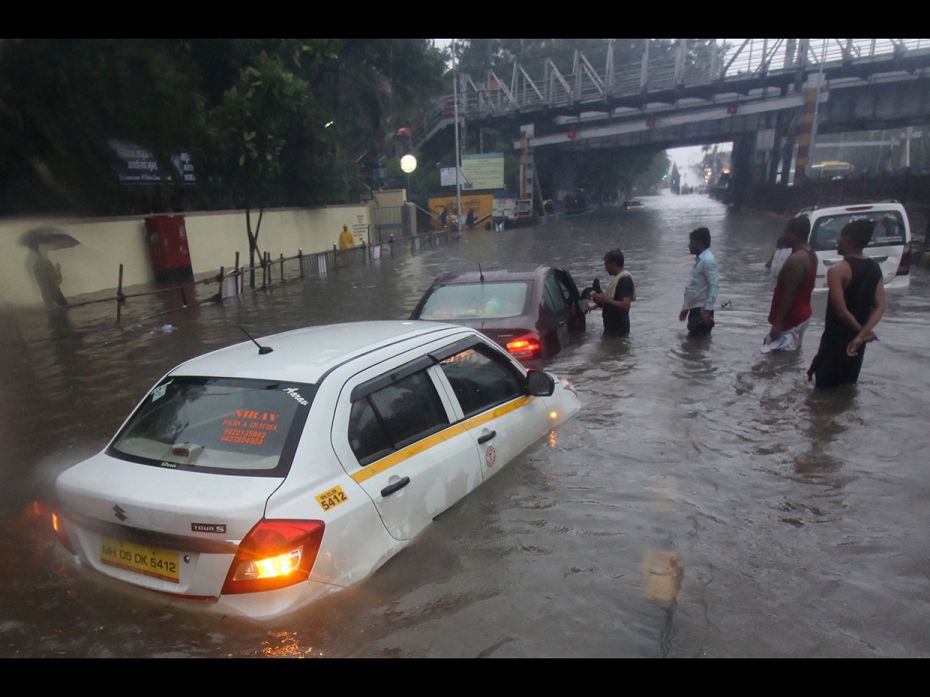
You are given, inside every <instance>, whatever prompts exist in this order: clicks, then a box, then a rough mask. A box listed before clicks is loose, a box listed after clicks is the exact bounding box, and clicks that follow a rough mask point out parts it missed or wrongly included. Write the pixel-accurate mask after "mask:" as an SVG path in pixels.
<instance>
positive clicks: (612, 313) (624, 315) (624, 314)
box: [591, 249, 636, 336]
mask: <svg viewBox="0 0 930 697" xmlns="http://www.w3.org/2000/svg"><path fill="white" fill-rule="evenodd" d="M623 262H624V259H623V252H621V251H620V250H619V249H611V250H610V251H609V252H607V254H605V255H604V270H605V271H607V273H609V274H610V275H611V276H613V278H612V279H611V281H610V285H608V286H607V292H606V293H594V294H593V295H592V296H591V300H593V301H594V302H595V303H596V304H597V306H598V307H601V308H603V309H604V336H626V335H627V334H629V333H630V304H631V303H632V302H633V301H634V300H636V289H635V288H634V286H633V276H632V275H631V274H630V272H629V271H624V270H623Z"/></svg>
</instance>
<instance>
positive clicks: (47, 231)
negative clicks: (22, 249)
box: [19, 227, 80, 251]
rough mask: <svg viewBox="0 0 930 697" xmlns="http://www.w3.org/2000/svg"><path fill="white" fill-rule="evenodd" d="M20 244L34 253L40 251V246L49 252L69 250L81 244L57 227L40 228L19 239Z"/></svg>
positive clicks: (24, 234) (26, 233)
mask: <svg viewBox="0 0 930 697" xmlns="http://www.w3.org/2000/svg"><path fill="white" fill-rule="evenodd" d="M19 242H20V244H24V245H26V246H27V247H29V249H31V250H33V251H38V249H39V245H43V246H45V247H46V248H47V249H49V250H53V249H67V248H68V247H75V246H77V245H79V244H80V242H78V241H77V240H76V239H74V238H73V237H72V236H71V235H69V234H68V233H66V232H62V231H61V230H59V229H58V228H56V227H38V228H34V229H32V230H29V231H28V232H25V233H23V236H22V237H20V238H19Z"/></svg>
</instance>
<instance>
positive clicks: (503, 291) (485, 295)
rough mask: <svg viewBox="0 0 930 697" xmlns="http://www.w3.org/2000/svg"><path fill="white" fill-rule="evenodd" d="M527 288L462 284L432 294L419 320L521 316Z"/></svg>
mask: <svg viewBox="0 0 930 697" xmlns="http://www.w3.org/2000/svg"><path fill="white" fill-rule="evenodd" d="M529 292H530V284H529V283H527V282H525V281H508V282H499V283H474V284H469V283H461V284H453V285H448V286H440V287H439V288H437V289H436V290H434V291H433V292H432V293H431V294H430V296H429V298H428V299H427V301H426V305H424V306H423V310H422V311H421V312H420V319H432V320H441V321H448V320H471V319H503V318H505V317H517V316H519V315H522V314H524V308H525V307H526V305H527V299H528V298H527V296H528V295H529Z"/></svg>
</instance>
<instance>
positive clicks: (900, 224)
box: [798, 201, 911, 291]
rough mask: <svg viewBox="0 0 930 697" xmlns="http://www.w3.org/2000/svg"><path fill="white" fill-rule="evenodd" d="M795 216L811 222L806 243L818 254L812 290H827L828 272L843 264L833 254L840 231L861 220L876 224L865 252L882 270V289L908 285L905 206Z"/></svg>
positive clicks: (822, 210)
mask: <svg viewBox="0 0 930 697" xmlns="http://www.w3.org/2000/svg"><path fill="white" fill-rule="evenodd" d="M798 215H804V216H807V218H808V219H809V220H810V222H811V234H810V237H809V238H808V243H809V244H810V247H811V249H812V250H814V252H816V253H817V279H816V282H815V286H814V289H815V290H820V291H822V290H825V289H826V287H827V269H828V268H829V267H831V266H833V265H834V264H837V263H839V262H840V261H842V257H841V256H840V255H839V252H837V250H836V242H837V240H838V239H839V236H840V231H841V230H842V229H843V228H844V227H845V226H846V225H847V224H849V223H851V222H853V221H854V220H859V219H860V218H866V219H868V220H871V221H872V222H874V223H875V231H874V232H873V233H872V240H871V241H870V242H869V244H868V246H867V247H866V248H865V250H864V252H865V255H866V256H868V257H871V258H872V259H874V260H875V261H877V262H878V264H879V266H881V268H882V277H883V280H884V283H885V288H890V289H894V288H907V287H908V286H909V285H910V282H911V276H910V271H911V228H910V224H909V223H908V219H907V212H906V211H905V210H904V206H902V205H901V204H900V203H898V202H897V201H883V202H880V203H859V204H854V205H849V206H832V207H830V208H816V207H812V208H805V209H803V210H801V211H799V212H798Z"/></svg>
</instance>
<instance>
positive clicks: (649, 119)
mask: <svg viewBox="0 0 930 697" xmlns="http://www.w3.org/2000/svg"><path fill="white" fill-rule="evenodd" d="M646 125H647V126H648V127H649V128H652V127H653V126H655V125H656V117H655V116H647V117H646Z"/></svg>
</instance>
